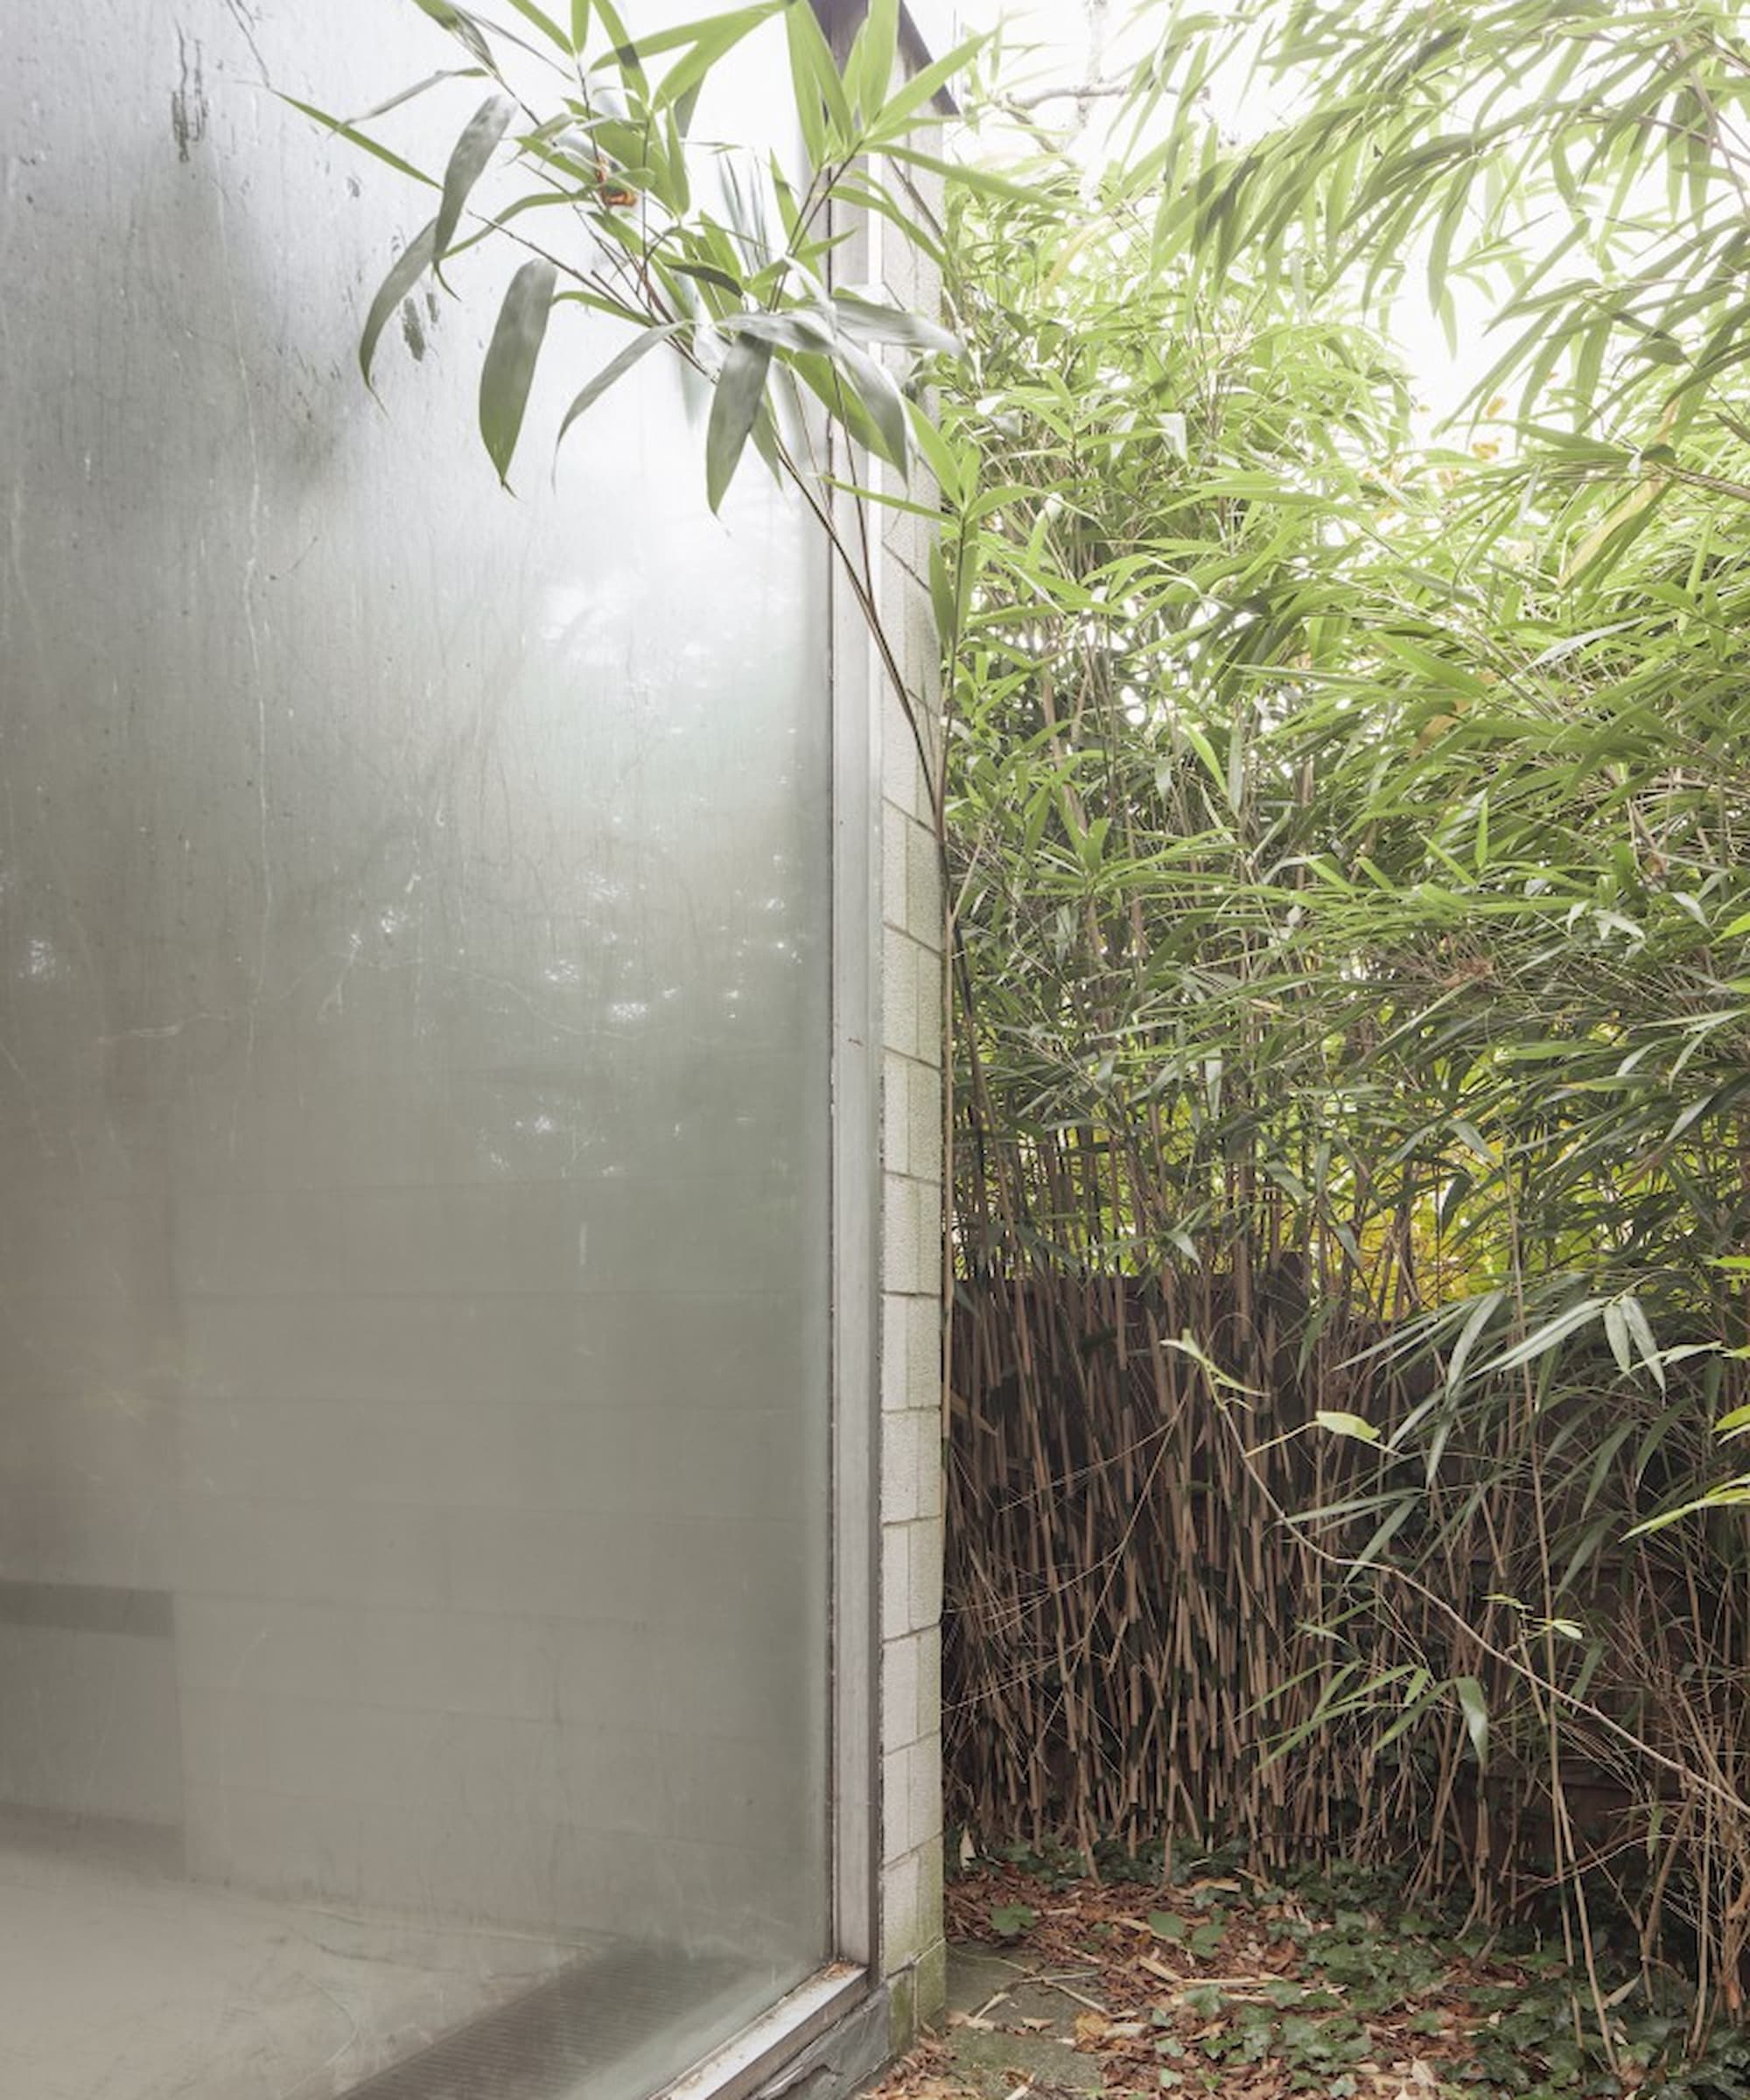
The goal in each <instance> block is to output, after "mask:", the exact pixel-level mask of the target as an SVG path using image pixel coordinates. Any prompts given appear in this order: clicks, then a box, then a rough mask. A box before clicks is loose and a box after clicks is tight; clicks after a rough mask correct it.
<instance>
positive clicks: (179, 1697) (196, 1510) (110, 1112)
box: [0, 0, 830, 2100]
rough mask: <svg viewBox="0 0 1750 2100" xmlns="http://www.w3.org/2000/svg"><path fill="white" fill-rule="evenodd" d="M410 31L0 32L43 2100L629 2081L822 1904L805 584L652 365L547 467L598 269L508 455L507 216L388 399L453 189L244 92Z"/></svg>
mask: <svg viewBox="0 0 1750 2100" xmlns="http://www.w3.org/2000/svg"><path fill="white" fill-rule="evenodd" d="M636 12H637V11H636V9H635V8H634V15H635V14H636ZM453 62H454V59H453V55H452V53H451V50H450V47H448V46H446V45H445V43H444V39H443V38H441V37H440V36H439V35H438V33H437V31H435V30H434V29H432V28H431V26H430V25H429V24H427V23H424V22H423V21H422V20H421V19H420V18H418V17H417V16H416V13H415V11H414V10H413V9H412V8H411V7H410V6H407V5H396V4H388V0H381V4H372V5H365V4H360V0H177V4H176V5H175V6H174V7H172V4H171V0H115V4H113V5H109V6H106V7H103V8H95V7H84V6H80V7H66V6H64V5H58V4H52V0H11V4H8V5H7V6H6V7H5V8H4V10H0V81H4V106H0V107H3V109H4V115H3V116H0V121H3V122H4V141H0V145H4V157H5V158H4V168H5V181H4V191H0V263H4V279H5V283H6V284H7V286H8V291H7V296H6V298H5V300H4V304H0V402H4V409H0V430H4V465H0V486H4V497H5V503H6V532H7V538H6V542H5V554H4V560H0V679H3V680H4V684H0V1187H4V1191H5V1201H4V1206H0V2033H4V2037H5V2044H4V2066H0V2093H3V2094H4V2095H7V2096H13V2095H16V2096H18V2100H25V2096H27V2095H28V2096H29V2100H170V2096H172V2095H176V2096H182V2100H270V2096H271V2100H329V2096H334V2095H339V2094H346V2093H351V2092H353V2091H355V2090H357V2091H359V2092H360V2093H361V2094H368V2095H371V2096H375V2100H397V2096H406V2100H410V2096H415V2095H417V2096H419V2100H441V2096H444V2095H446V2094H450V2093H452V2092H453V2093H455V2094H466V2095H467V2096H468V2100H488V2096H497V2095H498V2094H500V2093H502V2094H503V2095H504V2096H506V2100H518V2096H523V2095H530V2096H533V2095H535V2094H537V2093H538V2094H542V2095H546V2094H553V2093H558V2092H561V2091H570V2089H571V2083H570V2082H571V2081H573V2080H575V2079H586V2081H587V2087H588V2090H589V2091H590V2093H591V2095H592V2096H595V2095H601V2096H607V2100H622V2096H623V2100H638V2096H640V2095H641V2094H642V2093H644V2092H646V2091H648V2090H650V2089H654V2088H655V2086H656V2085H658V2084H659V2083H662V2082H666V2081H667V2080H669V2079H670V2078H672V2077H673V2076H675V2075H677V2074H678V2073H679V2072H680V2071H682V2070H683V2069H684V2068H686V2067H687V2066H688V2065H689V2064H690V2062H691V2061H694V2060H696V2059H697V2057H698V2056H699V2055H701V2054H703V2053H704V2052H705V2051H706V2050H707V2049H709V2048H710V2047H713V2046H715V2045H716V2044H717V2043H718V2042H719V2041H721V2040H723V2039H724V2038H725V2037H726V2036H727V2035H728V2034H730V2033H732V2032H733V2031H734V2030H735V2029H736V2028H738V2027H739V2026H741V2025H743V2024H744V2023H745V2022H746V2021H747V2020H748V2019H751V2018H753V2016H755V2015H756V2014H757V2013H759V2012H761V2011H762V2010H763V2009H764V2008H765V2007H766V2006H767V2005H769V2004H771V2003H772V2002H773V2001H774V2000H775V1999H776V1998H778V1997H779V1996H780V1995H781V1993H782V1992H783V1991H785V1990H787V1989H788V1988H789V1987H790V1986H791V1985H794V1984H795V1983H796V1982H798V1981H799V1980H800V1979H801V1978H803V1977H804V1976H805V1975H807V1974H809V1972H810V1971H813V1970H814V1969H815V1968H816V1967H817V1966H818V1965H819V1964H821V1962H822V1961H823V1959H824V1958H825V1957H826V1956H827V1954H828V1952H829V1945H828V1933H829V1927H828V1900H827V1898H828V1865H827V1809H826V1779H825V1765H826V1733H827V1721H826V1714H827V1691H826V1677H827V1625H826V1616H827V1589H828V1537H827V1529H828V1509H829V1496H828V1439H827V1414H828V1408H827V1326H828V1322H827V1294H828V1254H827V1238H828V1235H827V1220H828V1200H827V1199H828V1189H827V1160H828V1143H827V1141H828V1060H829V1010H828V985H829V956H828V935H829V888H830V885H829V858H828V857H829V817H830V810H829V785H828V782H829V757H830V752H829V707H828V662H827V643H826V614H825V573H824V562H823V555H822V551H821V549H820V546H819V543H818V542H817V540H816V538H815V537H814V536H813V535H812V534H811V531H810V528H809V523H808V521H807V519H806V516H805V515H804V514H802V512H801V511H800V509H799V507H796V506H795V505H794V504H792V503H789V502H788V501H786V500H784V499H783V498H782V497H781V495H780V494H779V493H778V492H776V491H775V490H774V489H773V488H772V486H771V485H770V483H769V482H768V481H767V480H765V479H763V478H762V476H761V475H760V471H759V470H758V469H757V467H756V468H754V469H753V471H751V472H746V474H745V475H744V478H743V480H742V482H741V483H740V484H739V486H738V488H737V491H736V493H735V495H734V497H733V498H732V502H731V504H730V505H729V507H728V509H727V512H726V515H725V520H724V521H722V522H719V521H715V520H713V519H711V517H710V516H709V515H708V514H707V513H706V511H705V507H704V500H703V494H702V489H701V483H702V478H703V468H702V442H701V428H700V419H701V417H702V415H703V412H704V404H703V402H698V401H696V400H690V399H689V398H687V397H686V395H684V394H683V389H682V387H681V385H680V382H679V379H678V376H677V375H676V373H675V372H673V371H671V370H669V369H665V368H664V366H663V364H662V361H661V360H656V359H652V360H648V362H647V363H646V364H645V365H644V366H643V367H641V372H640V374H639V375H638V376H637V378H636V379H635V380H634V381H632V382H629V383H628V385H627V387H626V388H624V389H622V390H621V391H620V392H619V393H618V394H617V395H614V396H613V400H612V402H611V404H609V405H608V406H607V407H606V408H605V409H603V410H602V411H600V412H598V414H597V415H596V416H594V417H593V418H592V419H591V421H590V423H587V424H586V425H585V426H584V427H583V428H582V429H581V430H579V431H578V432H577V433H576V434H575V435H574V437H573V439H572V440H571V445H570V452H569V456H568V458H567V459H566V461H565V462H564V464H563V467H562V471H561V472H560V474H559V476H558V480H557V486H556V488H555V487H554V486H552V485H551V482H550V477H549V443H550V435H551V432H552V430H553V429H554V428H555V426H556V422H557V416H558V413H559V410H560V408H561V406H562V405H563V401H564V399H566V398H567V397H568V395H569V391H570V390H571V389H573V388H575V387H576V385H577V383H578V381H579V375H580V374H583V373H586V372H588V371H591V370H593V369H594V368H595V367H596V366H597V365H598V363H599V362H601V361H602V360H603V359H604V358H605V357H606V355H607V354H608V353H610V352H611V351H612V350H613V348H614V347H616V346H617V344H618V342H619V340H620V338H619V337H618V336H616V335H614V334H613V333H612V332H609V333H607V334H606V335H602V334H598V333H596V330H597V328H598V324H597V323H595V322H593V321H585V320H584V319H583V318H581V317H578V316H577V315H576V314H575V313H569V314H565V315H563V316H561V317H560V318H556V321H555V324H554V327H553V331H552V333H551V335H550V336H549V369H548V372H547V373H546V374H545V377H544V379H543V381H542V384H541V385H540V386H539V387H538V388H537V395H536V399H535V403H534V405H533V407H532V409H531V412H530V419H529V424H528V432H529V434H528V437H527V438H526V440H525V446H526V450H525V453H524V455H523V457H522V458H521V460H520V462H519V466H518V471H517V473H516V476H515V479H516V483H517V488H518V494H517V497H516V499H515V500H511V499H510V498H507V496H505V495H504V494H503V493H501V492H500V490H499V489H498V486H497V484H496V480H495V478H494V476H493V471H492V469H491V466H490V465H489V464H488V462H487V461H486V458H485V455H484V453H483V452H482V451H481V450H480V449H479V444H478V442H477V440H476V439H475V437H474V436H473V434H472V401H473V392H474V388H475V384H476V381H477V374H478V370H479V353H480V348H481V344H482V331H483V327H484V325H485V324H486V320H487V319H488V318H489V316H490V313H491V311H492V309H493V306H494V305H495V302H496V291H497V288H498V287H499V286H500V284H501V283H502V282H503V280H504V278H505V276H507V274H508V267H509V265H508V263H507V262H493V261H489V260H488V261H484V262H483V261H481V260H480V259H479V258H474V259H472V261H471V262H469V264H468V265H467V266H466V267H458V278H459V280H460V281H461V283H463V285H464V286H465V289H466V290H467V291H468V293H469V295H470V296H469V297H467V298H466V299H465V301H464V302H463V303H462V304H457V303H454V302H450V301H445V300H444V299H442V298H441V297H440V298H437V299H428V298H427V297H426V296H425V294H424V293H423V291H422V292H421V293H420V295H419V296H418V297H416V299H415V300H414V301H413V302H411V303H410V304H409V305H408V306H407V307H406V308H405V309H404V311H403V313H402V316H401V318H400V320H399V321H398V323H397V324H396V325H395V329H394V330H393V332H392V333H391V335H390V336H389V337H388V338H387V339H386V341H385V345H384V349H383V352H382V353H381V388H382V392H383V395H384V397H385V404H386V406H385V407H384V408H379V407H378V406H376V405H375V404H374V403H373V402H372V401H371V400H370V398H369V397H368V395H367V394H366V393H365V391H364V389H363V388H362V387H361V385H360V381H359V377H358V372H357V367H356V364H355V361H354V346H355V341H356V332H357V327H358V323H359V318H360V314H361V312H362V310H363V306H364V304H365V303H366V301H367V299H368V297H370V294H371V292H372V291H373V290H374V286H375V284H376V283H377V281H378V279H379V278H380V277H381V273H382V270H383V269H384V268H385V267H386V264H387V262H388V258H389V256H390V255H391V254H392V253H393V251H394V248H395V246H396V245H397V243H398V242H399V241H402V240H404V239H405V238H406V237H407V236H408V235H409V234H410V233H411V232H412V231H414V230H415V228H416V226H417V225H418V224H419V223H420V221H421V220H422V219H423V216H424V215H425V209H426V207H424V206H423V203H422V200H421V197H420V195H419V194H417V193H415V192H414V191H413V190H412V189H411V188H410V186H408V185H406V184H404V183H402V182H401V181H399V180H398V179H396V178H395V177H394V176H393V175H392V174H390V173H389V172H387V171H386V170H384V169H382V168H381V167H378V166H376V165H374V164H373V163H371V162H370V161H368V160H367V159H365V158H362V157H360V156H359V155H357V154H356V153H355V152H353V151H352V150H351V149H349V148H347V147H346V146H345V145H344V144H325V143H324V142H322V141H321V140H320V139H319V138H318V136H317V135H316V134H315V133H314V132H313V130H311V127H310V126H308V125H307V124H306V123H304V120H302V119H301V118H299V117H298V116H296V115H295V114H293V113H291V112H290V111H289V110H288V109H286V108H285V107H284V105H283V103H281V102H278V101H276V99H275V98H274V97H273V96H272V95H269V93H267V92H266V91H265V90H264V88H262V86H261V85H259V83H260V81H261V80H262V76H263V73H265V76H266V78H267V79H268V80H269V81H272V83H273V84H274V85H275V86H276V87H279V88H283V89H284V90H286V91H287V92H289V93H291V94H295V95H301V96H305V97H308V98H310V99H311V100H315V101H318V102H322V103H324V104H325V105H327V106H329V107H341V108H346V109H360V108H364V107H366V106H367V105H369V104H370V103H372V102H374V101H376V100H378V99H380V98H381V97H382V96H383V95H388V94H389V93H391V92H393V91H394V90H395V88H399V87H402V86H404V85H406V84H408V83H409V82H410V81H413V80H415V79H416V78H418V77H419V76H420V75H421V74H422V73H427V72H430V71H432V70H434V69H435V68H436V67H437V66H441V65H444V64H449V63H453ZM749 62H750V65H754V64H758V65H764V64H766V63H767V62H769V63H771V64H772V65H774V66H781V63H782V39H781V36H780V37H778V38H775V39H774V40H772V42H771V44H770V46H769V50H768V53H767V58H765V59H758V60H757V61H756V60H754V59H750V61H749ZM478 95H479V86H478V83H475V82H462V83H460V84H459V86H458V88H457V90H456V96H457V99H455V100H453V101H451V102H449V103H447V104H439V105H437V112H436V114H435V115H434V118H433V127H434V128H433V130H432V131H431V132H430V133H429V134H427V136H428V137H431V138H434V139H435V140H436V142H437V143H436V145H435V147H434V148H433V151H434V152H435V153H436V154H438V155H441V153H442V151H444V146H445V144H447V140H446V139H445V138H444V136H443V133H444V125H445V124H446V123H447V124H448V126H449V128H450V130H451V132H453V130H454V128H456V127H457V126H458V125H459V123H460V122H461V121H462V119H463V117H464V116H465V114H466V112H467V109H469V108H470V107H471V106H472V101H473V100H475V99H477V98H478ZM568 382H569V384H568ZM427 2050H434V2051H435V2052H436V2053H435V2054H429V2055H427V2054H421V2052H423V2051H427ZM397 2067H400V2068H397ZM446 2081H447V2082H446Z"/></svg>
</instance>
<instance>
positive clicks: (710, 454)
mask: <svg viewBox="0 0 1750 2100" xmlns="http://www.w3.org/2000/svg"><path fill="white" fill-rule="evenodd" d="M771 363H772V346H771V345H770V344H769V343H765V342H761V341H760V339H759V337H758V336H753V335H738V336H737V337H736V338H735V339H734V341H733V342H732V343H731V345H730V346H729V354H728V356H727V357H725V359H724V360H723V369H722V371H721V372H719V373H718V381H717V387H716V389H715V391H714V392H713V394H712V395H711V417H710V420H709V422H708V423H707V425H706V429H705V493H706V497H707V500H709V502H710V504H711V509H712V510H713V512H715V511H718V510H720V509H721V508H722V507H723V500H724V497H725V495H726V494H727V493H729V485H730V483H731V482H732V480H733V479H734V478H735V470H736V467H737V465H739V462H740V458H741V454H742V450H743V448H744V447H745V446H746V443H747V439H748V436H749V433H750V432H751V431H752V430H753V419H754V417H755V416H757V415H758V414H759V412H760V404H761V402H763V401H764V400H765V398H766V375H767V371H768V370H769V369H770V367H771Z"/></svg>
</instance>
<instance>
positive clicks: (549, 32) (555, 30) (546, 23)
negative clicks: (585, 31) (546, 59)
mask: <svg viewBox="0 0 1750 2100" xmlns="http://www.w3.org/2000/svg"><path fill="white" fill-rule="evenodd" d="M509 4H510V5H511V6H512V7H514V9H515V10H516V11H517V13H518V14H519V15H521V17H522V18H523V20H524V21H525V22H527V23H529V24H530V25H532V26H533V27H535V29H538V30H539V31H541V33H542V36H543V37H545V38H546V39H547V41H548V42H549V44H551V45H555V46H556V48H557V49H558V50H560V51H563V52H564V54H565V56H566V57H567V58H570V56H571V53H572V52H573V50H574V48H575V46H574V45H573V44H572V41H571V38H570V37H568V36H567V35H566V34H565V32H564V31H563V29H561V28H560V26H559V25H558V24H557V23H556V21H555V20H554V19H553V18H552V16H551V15H549V14H547V13H545V12H543V11H542V9H540V8H538V7H537V6H536V5H535V0H509Z"/></svg>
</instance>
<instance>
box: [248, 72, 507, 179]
mask: <svg viewBox="0 0 1750 2100" xmlns="http://www.w3.org/2000/svg"><path fill="white" fill-rule="evenodd" d="M467 70H469V71H472V70H474V69H473V68H472V67H470V68H468V69H467ZM273 92H274V94H275V95H278V97H279V100H280V101H281V102H283V103H284V104H285V106H286V107H287V109H296V110H297V113H298V115H299V116H307V117H310V118H311V119H312V120H313V121H314V122H315V123H318V124H320V125H321V126H322V127H323V128H324V130H329V131H332V133H333V134H334V136H335V137H337V138H344V139H345V140H346V143H347V144H348V145H353V146H357V147H358V148H359V150H360V152H363V153H368V154H369V155H370V157H371V158H372V159H373V160H380V161H381V163H382V164H383V165H384V166H385V167H386V168H393V169H394V170H395V173H396V174H397V175H410V176H411V177H412V179H414V181H415V182H423V184H424V185H425V186H426V187H427V188H428V189H431V190H435V189H436V188H437V186H438V184H437V178H436V176H433V175H428V174H427V173H426V172H425V171H424V169H423V168H416V167H415V166H414V165H413V163H412V162H411V161H410V160H403V159H402V157H401V155H400V154H399V153H391V152H390V151H389V150H388V147H387V146H380V145H379V144H377V142H376V140H375V139H374V138H371V137H367V135H366V134H365V133H364V132H362V131H360V130H359V128H358V127H357V125H355V124H350V123H347V122H346V119H345V118H344V117H339V116H330V115H329V114H328V112H327V111H326V110H325V109H318V108H317V107H316V105H315V103H314V102H299V101H298V99H297V96H296V95H281V94H280V92H279V90H278V89H277V88H275V89H274V90H273Z"/></svg>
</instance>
